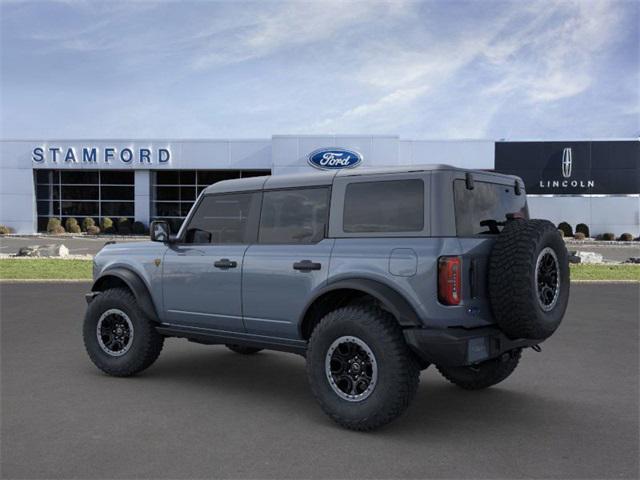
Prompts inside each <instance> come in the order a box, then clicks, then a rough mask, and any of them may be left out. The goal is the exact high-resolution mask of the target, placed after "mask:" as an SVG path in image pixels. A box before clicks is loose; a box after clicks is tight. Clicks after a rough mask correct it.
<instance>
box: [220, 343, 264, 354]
mask: <svg viewBox="0 0 640 480" xmlns="http://www.w3.org/2000/svg"><path fill="white" fill-rule="evenodd" d="M225 346H226V347H227V348H228V349H229V350H231V351H232V352H236V353H239V354H241V355H253V354H254V353H258V352H259V351H260V350H262V349H261V348H255V347H246V346H244V345H237V344H235V343H227V344H226V345H225Z"/></svg>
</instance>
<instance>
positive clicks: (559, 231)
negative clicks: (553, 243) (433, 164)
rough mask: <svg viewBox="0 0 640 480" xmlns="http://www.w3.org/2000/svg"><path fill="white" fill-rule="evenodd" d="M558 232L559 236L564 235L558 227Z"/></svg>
mask: <svg viewBox="0 0 640 480" xmlns="http://www.w3.org/2000/svg"><path fill="white" fill-rule="evenodd" d="M558 233H559V234H560V236H561V237H564V232H563V231H562V230H560V229H558Z"/></svg>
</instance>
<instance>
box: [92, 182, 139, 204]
mask: <svg viewBox="0 0 640 480" xmlns="http://www.w3.org/2000/svg"><path fill="white" fill-rule="evenodd" d="M100 188H101V191H100V198H101V200H103V201H104V200H134V198H135V197H134V194H135V192H134V187H112V186H104V185H103V186H102V187H100Z"/></svg>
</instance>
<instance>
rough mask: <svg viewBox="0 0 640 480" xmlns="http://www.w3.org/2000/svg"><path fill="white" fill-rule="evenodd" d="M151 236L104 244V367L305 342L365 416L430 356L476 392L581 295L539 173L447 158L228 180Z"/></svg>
mask: <svg viewBox="0 0 640 480" xmlns="http://www.w3.org/2000/svg"><path fill="white" fill-rule="evenodd" d="M151 240H152V241H150V242H142V243H115V244H110V245H106V246H105V247H104V248H103V249H102V250H101V251H100V252H99V253H98V255H97V256H96V257H95V261H94V284H93V287H92V288H91V292H90V293H89V294H87V303H88V307H87V311H86V316H85V320H84V343H85V346H86V349H87V352H88V354H89V357H90V358H91V360H92V361H93V363H94V364H95V365H96V366H97V367H98V368H100V369H101V370H103V371H104V372H106V373H108V374H110V375H115V376H128V375H133V374H136V373H138V372H141V371H142V370H144V369H146V368H147V367H149V366H150V365H151V364H152V363H153V362H154V361H155V360H156V359H157V358H158V355H159V354H160V351H161V350H162V346H163V343H164V339H165V338H167V337H181V338H186V339H189V340H190V341H193V342H199V343H204V344H222V345H226V346H227V347H228V348H230V349H231V350H233V351H234V352H237V353H240V354H244V355H252V354H255V353H257V352H259V351H260V350H262V349H272V350H279V351H287V352H293V353H298V354H301V355H303V356H305V357H306V363H307V372H308V379H309V383H310V386H311V389H312V391H313V394H314V396H315V398H316V399H317V401H318V403H319V404H320V406H321V407H322V409H323V410H324V411H325V412H326V413H327V414H328V415H329V416H330V417H331V418H333V419H334V420H335V421H336V422H337V423H339V424H340V425H342V426H344V427H346V428H350V429H354V430H371V429H374V428H377V427H379V426H381V425H384V424H386V423H388V422H390V421H391V420H393V419H395V418H396V417H398V416H399V415H400V414H401V413H402V412H403V411H404V410H405V409H406V408H407V406H408V405H409V403H410V401H411V399H412V397H413V396H414V394H415V393H416V390H417V387H418V380H419V375H420V370H421V369H424V368H427V367H428V366H429V365H434V366H435V368H437V369H438V371H439V372H440V373H441V374H442V375H443V376H444V377H445V378H446V379H447V380H449V381H450V382H452V383H454V384H456V385H458V386H460V387H462V388H465V389H471V390H475V389H482V388H486V387H490V386H492V385H495V384H497V383H498V382H501V381H503V380H505V379H506V378H507V377H508V376H509V375H510V374H511V373H512V372H513V371H514V369H515V368H516V366H517V365H518V362H519V361H520V357H521V352H522V350H523V349H525V348H528V347H530V348H534V349H536V350H539V346H538V345H539V344H540V343H541V342H542V341H544V340H545V339H546V338H548V337H549V336H550V335H551V334H553V332H554V331H555V330H556V329H557V328H558V326H559V324H560V321H561V319H562V317H563V315H564V313H565V310H566V307H567V302H568V298H569V268H568V261H567V251H566V248H565V245H564V242H563V240H562V238H561V236H560V235H559V233H558V231H557V230H556V228H555V227H554V225H553V224H551V223H550V222H548V221H546V220H530V219H529V213H528V208H527V200H526V195H525V190H524V185H523V183H522V180H520V179H519V178H517V177H513V176H508V175H500V174H496V173H492V172H484V171H468V170H462V169H459V168H454V167H450V166H446V165H432V166H425V167H415V168H412V169H411V170H406V169H405V170H398V169H389V170H364V169H363V170H340V171H338V172H331V173H327V172H323V173H316V174H310V175H291V176H272V177H254V178H248V179H242V180H228V181H222V182H219V183H216V184H214V185H211V186H209V187H207V188H206V189H205V190H204V191H203V192H202V194H201V195H200V196H199V198H198V200H197V202H196V203H195V205H194V206H193V208H192V209H191V211H190V212H189V214H188V216H187V218H186V219H185V221H184V223H183V224H182V226H181V228H180V230H179V232H177V234H172V233H171V232H170V228H169V224H168V223H167V222H166V221H155V222H152V224H151Z"/></svg>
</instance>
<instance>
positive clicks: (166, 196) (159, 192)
mask: <svg viewBox="0 0 640 480" xmlns="http://www.w3.org/2000/svg"><path fill="white" fill-rule="evenodd" d="M156 200H176V201H178V200H180V187H156Z"/></svg>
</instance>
